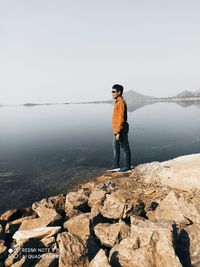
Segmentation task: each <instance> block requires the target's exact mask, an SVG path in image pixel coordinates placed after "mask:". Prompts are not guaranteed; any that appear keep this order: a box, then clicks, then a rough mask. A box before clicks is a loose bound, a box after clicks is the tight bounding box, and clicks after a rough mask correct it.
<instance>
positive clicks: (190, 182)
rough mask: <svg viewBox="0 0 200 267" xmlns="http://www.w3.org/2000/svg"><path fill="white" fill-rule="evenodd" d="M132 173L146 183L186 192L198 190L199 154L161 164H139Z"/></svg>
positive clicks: (199, 187)
mask: <svg viewBox="0 0 200 267" xmlns="http://www.w3.org/2000/svg"><path fill="white" fill-rule="evenodd" d="M134 172H135V173H137V174H138V175H140V176H141V179H143V180H144V181H145V182H147V183H151V184H156V183H157V184H161V185H163V186H170V187H172V188H177V189H182V190H186V191H191V190H196V189H198V190H200V154H192V155H187V156H181V157H178V158H174V159H172V160H168V161H164V162H161V163H159V162H152V163H147V164H141V165H139V166H137V167H136V169H135V170H134Z"/></svg>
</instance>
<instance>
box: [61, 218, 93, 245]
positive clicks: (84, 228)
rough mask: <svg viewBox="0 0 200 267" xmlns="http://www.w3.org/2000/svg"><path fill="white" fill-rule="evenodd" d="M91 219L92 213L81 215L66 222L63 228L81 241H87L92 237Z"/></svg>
mask: <svg viewBox="0 0 200 267" xmlns="http://www.w3.org/2000/svg"><path fill="white" fill-rule="evenodd" d="M90 218H91V214H90V213H83V214H79V215H77V216H75V217H73V218H71V219H69V220H68V221H66V222H65V223H64V225H63V227H64V229H66V230H68V231H69V232H70V233H72V234H74V235H76V236H78V237H80V238H81V239H83V240H87V239H88V238H89V236H90Z"/></svg>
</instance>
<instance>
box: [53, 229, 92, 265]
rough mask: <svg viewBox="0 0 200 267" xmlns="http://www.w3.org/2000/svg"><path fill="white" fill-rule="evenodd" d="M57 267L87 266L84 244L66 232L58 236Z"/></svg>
mask: <svg viewBox="0 0 200 267" xmlns="http://www.w3.org/2000/svg"><path fill="white" fill-rule="evenodd" d="M57 242H58V246H59V252H60V257H59V267H72V266H76V267H86V266H88V265H89V262H88V258H87V248H86V242H85V241H83V240H82V239H80V238H79V237H77V236H75V235H72V234H70V233H67V232H63V233H61V234H58V237H57Z"/></svg>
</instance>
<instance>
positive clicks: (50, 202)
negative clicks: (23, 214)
mask: <svg viewBox="0 0 200 267" xmlns="http://www.w3.org/2000/svg"><path fill="white" fill-rule="evenodd" d="M65 199H66V196H65V195H63V194H60V195H58V196H53V197H49V198H44V199H42V200H41V201H38V202H34V203H33V204H32V209H33V210H34V211H35V212H36V213H37V214H38V215H39V216H40V217H41V216H43V215H44V214H46V210H49V209H53V210H55V211H56V212H58V213H60V214H62V213H63V212H64V210H65Z"/></svg>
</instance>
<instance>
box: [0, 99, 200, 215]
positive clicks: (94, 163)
mask: <svg viewBox="0 0 200 267" xmlns="http://www.w3.org/2000/svg"><path fill="white" fill-rule="evenodd" d="M180 104H181V103H180ZM190 104H191V103H190ZM112 109H113V106H112V105H111V104H70V105H51V106H33V107H24V106H18V107H17V106H8V107H1V108H0V123H1V131H0V193H1V203H0V211H3V210H6V209H10V208H13V207H22V206H28V205H30V204H31V203H32V202H34V201H37V200H40V199H42V198H44V197H47V196H50V195H55V194H58V193H61V192H67V191H68V190H69V189H70V188H71V187H72V186H73V185H76V184H78V183H79V182H83V181H87V180H89V179H92V178H93V177H95V176H96V175H100V174H101V173H103V172H104V171H105V170H106V169H107V168H108V167H109V166H110V165H111V164H112V153H113V152H112V128H111V118H112ZM130 110H131V111H132V112H128V121H129V124H130V133H129V142H130V147H131V151H132V165H138V164H140V163H144V162H151V161H163V160H168V159H171V158H174V157H177V156H181V155H184V154H191V153H198V152H199V150H200V109H199V105H191V106H188V104H187V103H186V104H184V103H182V104H181V105H177V104H176V103H155V104H151V105H146V106H143V107H141V105H138V106H137V107H136V108H134V107H130V108H129V111H130Z"/></svg>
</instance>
